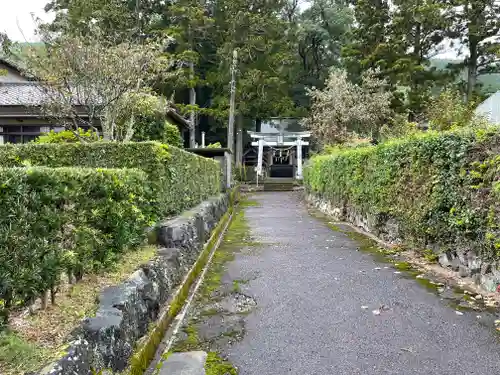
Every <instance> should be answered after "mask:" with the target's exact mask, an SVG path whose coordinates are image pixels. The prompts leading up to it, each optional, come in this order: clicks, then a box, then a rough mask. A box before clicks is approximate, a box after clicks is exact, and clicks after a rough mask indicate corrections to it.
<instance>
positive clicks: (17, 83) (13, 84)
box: [0, 81, 41, 86]
mask: <svg viewBox="0 0 500 375" xmlns="http://www.w3.org/2000/svg"><path fill="white" fill-rule="evenodd" d="M0 85H1V86H40V85H41V83H40V82H38V81H28V82H0Z"/></svg>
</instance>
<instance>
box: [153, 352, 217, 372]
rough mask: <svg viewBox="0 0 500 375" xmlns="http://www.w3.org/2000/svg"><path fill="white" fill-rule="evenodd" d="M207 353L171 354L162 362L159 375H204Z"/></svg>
mask: <svg viewBox="0 0 500 375" xmlns="http://www.w3.org/2000/svg"><path fill="white" fill-rule="evenodd" d="M206 360H207V353H206V352H202V351H198V352H186V353H173V354H171V355H169V356H168V358H167V360H166V361H165V362H163V365H162V367H161V369H160V372H159V375H205V362H206Z"/></svg>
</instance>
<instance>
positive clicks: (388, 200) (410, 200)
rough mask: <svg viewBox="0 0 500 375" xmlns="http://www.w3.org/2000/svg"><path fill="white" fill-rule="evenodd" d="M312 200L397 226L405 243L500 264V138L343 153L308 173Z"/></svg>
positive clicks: (488, 134) (428, 139) (433, 137)
mask: <svg viewBox="0 0 500 375" xmlns="http://www.w3.org/2000/svg"><path fill="white" fill-rule="evenodd" d="M304 174H305V186H306V189H307V190H308V192H309V193H312V194H313V195H316V196H318V197H320V198H322V199H324V200H328V201H330V202H332V203H333V204H334V205H336V206H340V207H342V208H344V209H346V208H348V207H350V208H354V209H355V210H356V212H358V213H361V214H363V215H365V216H366V215H367V214H368V215H374V216H375V217H376V218H378V220H377V221H378V222H379V223H384V222H387V219H389V218H393V219H396V221H397V222H398V224H399V232H400V233H399V235H400V237H401V239H402V240H403V241H405V242H406V243H407V244H409V245H413V246H415V247H417V248H420V249H425V248H430V249H432V250H434V251H437V252H444V251H457V250H460V249H462V250H463V249H465V250H472V251H474V252H475V253H476V254H477V255H479V256H480V257H481V258H482V259H483V260H487V261H491V260H496V259H499V258H500V181H499V180H500V130H498V129H486V130H484V129H483V130H474V131H473V130H468V131H461V132H446V133H427V134H425V135H419V136H414V137H411V138H408V139H402V140H396V141H390V142H387V143H384V144H381V145H379V146H376V147H373V146H371V147H370V146H368V147H361V148H355V149H339V150H336V151H333V153H332V154H330V155H321V156H317V157H315V158H313V159H312V160H311V162H310V164H309V165H308V166H307V167H306V168H305V173H304Z"/></svg>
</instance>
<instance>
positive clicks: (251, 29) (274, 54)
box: [212, 0, 295, 127]
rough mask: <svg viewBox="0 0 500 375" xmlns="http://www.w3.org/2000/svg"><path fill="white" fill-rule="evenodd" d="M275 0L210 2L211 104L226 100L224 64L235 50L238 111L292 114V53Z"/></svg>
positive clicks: (261, 115) (256, 114)
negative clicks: (213, 34)
mask: <svg viewBox="0 0 500 375" xmlns="http://www.w3.org/2000/svg"><path fill="white" fill-rule="evenodd" d="M284 5H285V2H284V1H280V0H273V1H265V0H250V1H248V0H246V1H245V0H220V1H217V2H216V4H215V8H214V18H215V24H216V30H217V39H218V40H217V45H218V50H217V59H218V65H217V67H216V70H215V71H214V72H213V74H212V77H213V79H214V81H213V82H214V84H215V87H216V90H217V94H216V96H215V98H214V104H215V105H216V106H220V107H222V108H227V105H228V103H229V100H228V94H229V87H228V85H229V81H230V64H231V60H232V52H233V50H235V49H237V50H238V55H239V65H238V70H239V75H238V81H237V99H236V100H237V103H238V112H239V114H241V115H243V116H245V117H252V118H254V119H255V120H256V123H257V127H259V124H260V122H261V120H263V119H266V118H269V117H273V116H287V115H291V114H293V111H294V109H295V106H294V103H293V101H292V99H291V97H290V95H289V79H290V75H289V73H290V69H291V67H292V66H293V64H294V53H293V48H291V45H290V43H288V42H287V36H286V35H287V23H286V21H285V20H283V18H282V17H280V15H282V14H283V9H284Z"/></svg>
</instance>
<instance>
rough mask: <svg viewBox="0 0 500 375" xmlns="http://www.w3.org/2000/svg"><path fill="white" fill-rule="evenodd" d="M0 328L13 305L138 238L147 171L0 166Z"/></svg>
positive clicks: (101, 263) (98, 265)
mask: <svg viewBox="0 0 500 375" xmlns="http://www.w3.org/2000/svg"><path fill="white" fill-rule="evenodd" d="M0 181H1V185H0V207H2V215H0V264H1V267H0V315H1V317H2V319H0V326H1V325H2V324H5V323H6V322H7V321H8V314H9V311H10V310H11V309H12V308H15V307H16V306H19V305H24V304H26V303H30V302H32V301H33V300H34V299H35V298H36V297H38V296H40V295H42V294H44V293H45V292H46V291H48V290H50V291H51V292H52V298H55V290H56V287H57V285H58V284H59V283H60V281H61V275H62V274H63V273H65V274H67V275H68V276H69V280H74V279H76V280H78V279H81V277H82V275H83V274H85V273H86V272H95V271H97V270H100V269H102V268H104V267H107V266H108V265H110V264H111V263H113V262H114V261H115V260H116V259H117V257H118V256H120V255H121V254H123V253H124V252H125V251H126V249H128V248H130V247H133V246H135V245H138V244H139V243H141V242H142V240H143V238H144V229H145V227H146V225H147V223H148V217H147V215H145V213H144V209H145V208H146V207H147V204H148V203H149V199H150V197H149V194H150V192H149V191H148V190H147V183H146V182H147V175H146V174H145V173H144V172H142V171H139V170H125V169H124V170H118V169H90V168H46V167H34V168H32V167H30V168H1V169H0Z"/></svg>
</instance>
